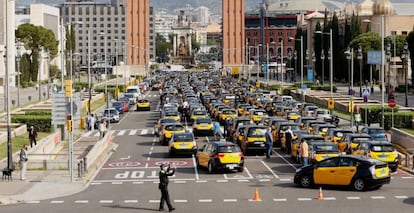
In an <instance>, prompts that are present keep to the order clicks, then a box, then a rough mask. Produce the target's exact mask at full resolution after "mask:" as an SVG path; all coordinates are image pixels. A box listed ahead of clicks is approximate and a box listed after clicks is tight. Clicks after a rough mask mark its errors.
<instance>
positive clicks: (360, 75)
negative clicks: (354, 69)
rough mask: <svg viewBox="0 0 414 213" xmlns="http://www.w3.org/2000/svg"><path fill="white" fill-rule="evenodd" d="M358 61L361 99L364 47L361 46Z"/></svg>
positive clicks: (360, 95) (360, 94)
mask: <svg viewBox="0 0 414 213" xmlns="http://www.w3.org/2000/svg"><path fill="white" fill-rule="evenodd" d="M357 59H358V60H359V97H362V59H363V55H362V47H361V45H359V46H358V55H357Z"/></svg>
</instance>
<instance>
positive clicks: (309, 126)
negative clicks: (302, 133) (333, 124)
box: [305, 120, 327, 134]
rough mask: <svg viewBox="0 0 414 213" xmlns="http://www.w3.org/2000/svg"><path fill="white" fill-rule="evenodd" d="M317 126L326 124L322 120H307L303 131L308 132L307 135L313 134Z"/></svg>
mask: <svg viewBox="0 0 414 213" xmlns="http://www.w3.org/2000/svg"><path fill="white" fill-rule="evenodd" d="M319 124H327V123H326V122H325V121H322V120H314V121H313V120H308V121H306V124H305V130H308V132H309V134H314V129H315V126H316V125H319Z"/></svg>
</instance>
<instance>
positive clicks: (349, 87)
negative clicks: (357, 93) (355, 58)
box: [345, 48, 352, 95]
mask: <svg viewBox="0 0 414 213" xmlns="http://www.w3.org/2000/svg"><path fill="white" fill-rule="evenodd" d="M345 54H346V60H348V95H351V94H352V91H351V50H350V49H349V48H348V50H347V51H346V52H345Z"/></svg>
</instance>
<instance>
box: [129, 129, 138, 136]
mask: <svg viewBox="0 0 414 213" xmlns="http://www.w3.org/2000/svg"><path fill="white" fill-rule="evenodd" d="M135 134H137V130H136V129H133V130H131V131H129V134H128V135H135Z"/></svg>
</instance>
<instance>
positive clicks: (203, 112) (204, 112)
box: [194, 111, 207, 115]
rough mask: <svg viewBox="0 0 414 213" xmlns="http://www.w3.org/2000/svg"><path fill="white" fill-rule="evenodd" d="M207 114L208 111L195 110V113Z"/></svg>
mask: <svg viewBox="0 0 414 213" xmlns="http://www.w3.org/2000/svg"><path fill="white" fill-rule="evenodd" d="M205 114H207V112H206V111H194V115H205Z"/></svg>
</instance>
